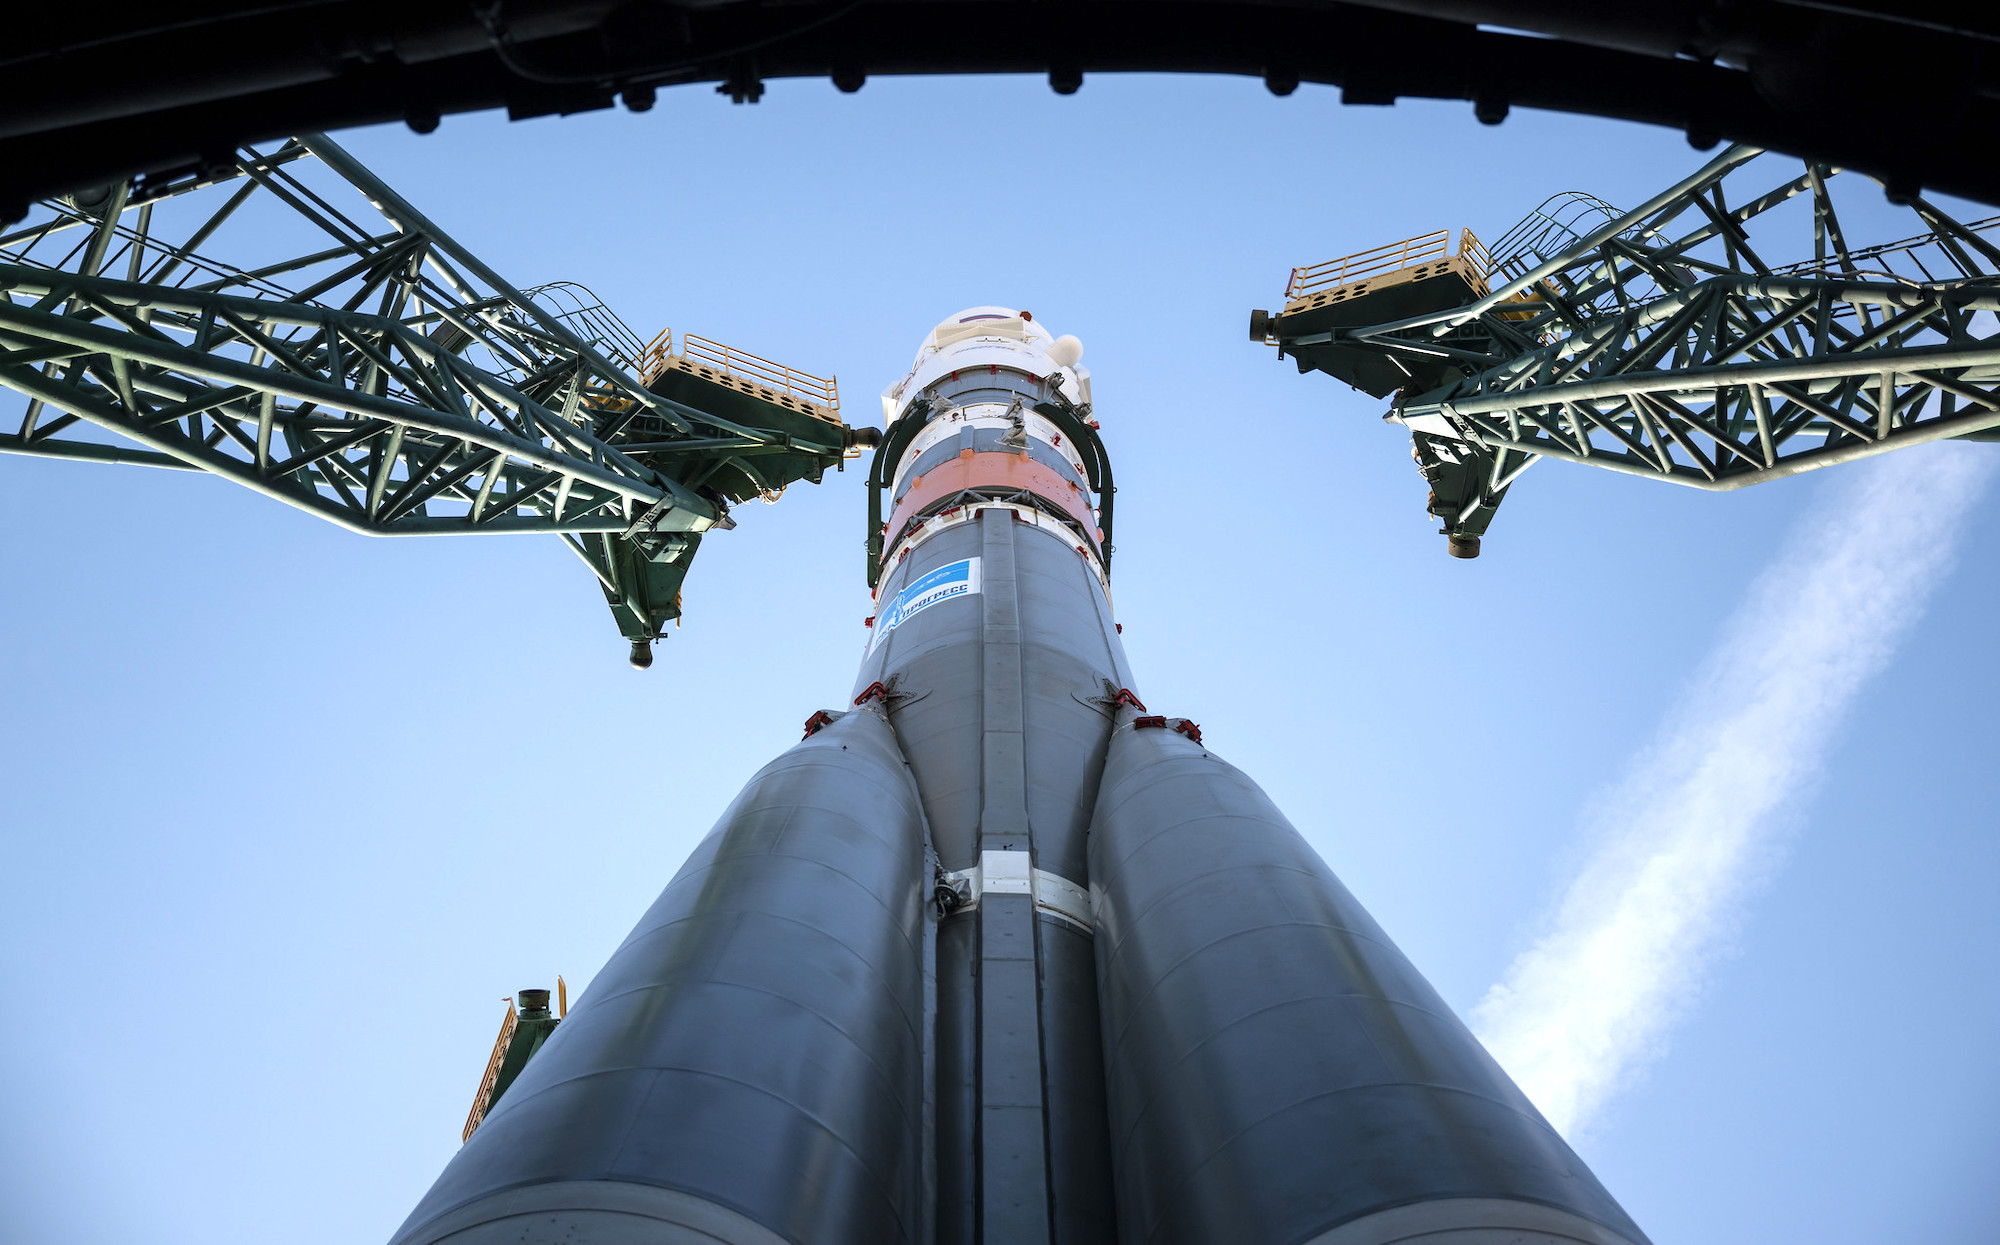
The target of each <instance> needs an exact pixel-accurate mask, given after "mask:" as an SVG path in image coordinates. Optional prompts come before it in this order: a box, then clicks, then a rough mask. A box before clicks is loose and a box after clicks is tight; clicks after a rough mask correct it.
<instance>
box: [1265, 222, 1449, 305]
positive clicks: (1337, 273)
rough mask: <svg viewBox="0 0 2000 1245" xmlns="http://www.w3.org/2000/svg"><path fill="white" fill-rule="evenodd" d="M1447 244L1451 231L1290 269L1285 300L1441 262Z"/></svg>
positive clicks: (1446, 250) (1447, 230) (1442, 231)
mask: <svg viewBox="0 0 2000 1245" xmlns="http://www.w3.org/2000/svg"><path fill="white" fill-rule="evenodd" d="M1450 243H1451V230H1449V229H1440V230H1438V231H1437V232H1436V233H1427V234H1424V235H1422V236H1421V237H1416V238H1405V239H1404V240H1403V241H1401V242H1391V243H1389V244H1388V245H1387V246H1378V247H1375V248H1373V249H1372V250H1367V251H1360V252H1357V253H1356V254H1353V255H1348V256H1345V257H1343V258H1341V259H1330V260H1327V261H1326V262H1325V263H1323V264H1313V265H1311V266H1310V267H1306V268H1294V269H1292V281H1291V284H1290V285H1288V286H1286V287H1285V297H1286V298H1287V299H1294V298H1301V297H1303V296H1305V295H1307V294H1310V293H1312V292H1314V291H1315V290H1324V289H1329V288H1334V287H1338V286H1343V285H1353V284H1355V283H1356V282H1358V281H1365V280H1367V279H1368V278H1369V277H1374V276H1380V275H1381V274H1382V273H1385V272H1395V271H1396V270H1397V269H1399V268H1414V267H1416V266H1417V265H1418V264H1421V263H1424V262H1425V261H1427V260H1432V259H1443V258H1445V257H1446V256H1447V255H1449V254H1450V253H1451V246H1450Z"/></svg>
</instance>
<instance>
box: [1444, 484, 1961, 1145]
mask: <svg viewBox="0 0 2000 1245" xmlns="http://www.w3.org/2000/svg"><path fill="white" fill-rule="evenodd" d="M1994 453H1995V451H1994V449H1993V448H1989V447H1987V446H1961V445H1937V446H1926V447H1920V448H1916V449H1909V450H1902V451H1899V452H1896V453H1893V454H1889V455H1887V456H1886V457H1884V458H1881V459H1877V460H1875V461H1873V462H1869V463H1863V464H1857V465H1855V466H1852V467H1844V468H1839V469H1837V470H1836V473H1835V476H1836V478H1835V479H1833V480H1830V481H1829V482H1828V488H1827V492H1826V494H1825V495H1824V496H1823V497H1822V499H1821V500H1820V501H1819V503H1818V504H1817V505H1815V506H1814V507H1813V508H1812V509H1811V510H1810V511H1809V512H1808V513H1807V514H1806V515H1805V516H1804V517H1803V518H1802V519H1801V520H1800V522H1799V525H1798V527H1797V528H1796V529H1795V530H1794V531H1793V532H1792V533H1791V535H1790V537H1789V538H1788V540H1787V542H1786V544H1785V547H1784V549H1783V551H1782V552H1781V553H1780V555H1779V556H1778V558H1777V560H1776V561H1775V562H1773V563H1772V565H1771V566H1770V567H1769V568H1768V569H1767V570H1766V571H1765V572H1764V574H1763V575H1762V576H1760V577H1759V578H1758V580H1757V582H1756V583H1755V585H1754V586H1753V587H1752V588H1751V590H1750V594H1749V597H1748V599H1747V600H1746V601H1745V602H1744V605H1743V607H1742V608H1741V609H1740V610H1739V611H1738V612H1737V614H1736V616H1735V618H1734V619H1732V620H1731V622H1730V623H1729V625H1728V626H1727V628H1725V630H1724V632H1723V635H1722V638H1721V643H1720V644H1719V645H1718V647H1717V648H1716V650H1715V652H1714V653H1713V654H1711V655H1710V657H1709V658H1708V659H1707V660H1706V661H1705V662H1704V663H1703V665H1702V668H1701V670H1700V671H1699V673H1698V674H1697V675H1696V677H1695V679H1694V680H1693V683H1692V685H1691V686H1690V687H1689V689H1688V690H1687V692H1686V693H1685V694H1684V695H1683V696H1682V698H1681V699H1680V701H1679V702H1678V704H1677V705H1676V706H1675V707H1674V708H1673V709H1672V710H1671V711H1670V713H1669V714H1668V716H1667V719H1666V721H1665V722H1664V724H1663V726H1662V728H1661V730H1660V733H1659V735H1658V736H1657V737H1656V738H1655V740H1654V741H1653V742H1652V743H1651V744H1650V745H1649V746H1648V747H1647V748H1646V749H1645V750H1644V751H1643V752H1641V753H1640V754H1639V755H1638V756H1637V757H1636V758H1634V761H1633V764H1632V766H1631V768H1630V770H1629V772H1628V773H1627V775H1626V776H1625V777H1624V778H1623V779H1622V780H1621V781H1620V782H1619V783H1617V784H1616V785H1615V786H1614V788H1613V789H1612V790H1611V791H1610V792H1608V793H1607V795H1606V797H1605V798H1604V799H1603V801H1602V802H1601V803H1600V805H1599V807H1600V810H1601V812H1600V815H1599V816H1597V817H1595V818H1593V821H1594V822H1595V823H1596V835H1597V840H1598V841H1597V846H1596V848H1595V850H1594V852H1593V853H1592V854H1591V855H1590V856H1589V857H1588V859H1587V860H1586V861H1585V863H1584V865H1583V867H1582V869H1581V870H1580V871H1579V872H1578V874H1577V876H1576V878H1575V880H1574V881H1572V882H1571V883H1570V885H1569V888H1568V890H1567V892H1566V893H1565V894H1564V895H1563V898H1562V900H1561V902H1560V903H1559V904H1558V905H1557V906H1556V908H1555V910H1554V912H1553V913H1552V915H1551V917H1550V919H1549V920H1548V922H1547V925H1546V927H1545V928H1546V931H1547V932H1546V934H1545V936H1543V937H1542V938H1541V939H1540V940H1538V941H1537V942H1536V943H1535V944H1534V945H1533V946H1532V947H1530V948H1528V949H1527V950H1526V951H1524V952H1522V954H1521V955H1520V956H1519V957H1518V958H1516V959H1515V961H1514V963H1513V964H1512V965H1511V966H1510V967H1509V968H1508V969H1507V972H1506V974H1505V976H1504V977H1503V979H1502V980H1501V981H1500V982H1499V983H1498V984H1496V985H1495V986H1493V988H1492V989H1491V990H1489V991H1487V993H1486V997H1485V998H1484V999H1482V1000H1481V1001H1480V1003H1479V1005H1478V1006H1477V1007H1476V1008H1474V1009H1473V1016H1472V1019H1473V1027H1474V1028H1475V1029H1476V1030H1477V1031H1478V1033H1479V1035H1480V1037H1481V1038H1482V1040H1484V1041H1485V1043H1486V1045H1487V1048H1488V1049H1489V1050H1491V1051H1492V1052H1493V1054H1494V1056H1495V1057H1496V1058H1497V1059H1499V1061H1500V1062H1501V1064H1502V1065H1503V1066H1504V1067H1506V1069H1507V1070H1508V1071H1509V1072H1510V1073H1512V1074H1513V1076H1514V1078H1515V1080H1516V1081H1517V1082H1519V1084H1520V1086H1521V1088H1522V1089H1523V1090H1525V1091H1526V1092H1527V1094H1528V1096H1529V1097H1530V1098H1532V1099H1533V1100H1534V1102H1535V1105H1536V1106H1538V1107H1540V1108H1541V1110H1542V1112H1543V1114H1544V1115H1546V1116H1547V1117H1548V1119H1549V1122H1550V1123H1552V1124H1554V1125H1555V1126H1556V1128H1557V1129H1559V1130H1561V1131H1562V1132H1564V1133H1566V1134H1572V1135H1573V1134H1574V1130H1576V1129H1577V1128H1579V1127H1580V1126H1582V1125H1584V1124H1585V1123H1586V1122H1587V1121H1588V1120H1589V1118H1590V1117H1591V1115H1592V1114H1593V1113H1594V1112H1595V1111H1596V1110H1597V1109H1598V1108H1599V1107H1601V1106H1602V1105H1603V1104H1604V1102H1605V1101H1606V1100H1607V1099H1608V1098H1609V1097H1610V1096H1611V1095H1612V1094H1613V1093H1615V1092H1616V1091H1617V1090H1618V1089H1619V1088H1620V1086H1621V1085H1622V1084H1623V1083H1624V1082H1625V1081H1626V1080H1627V1079H1628V1078H1629V1077H1630V1076H1631V1074H1632V1073H1633V1072H1635V1071H1636V1070H1637V1069H1638V1068H1640V1067H1641V1066H1643V1065H1644V1064H1645V1063H1646V1062H1647V1061H1649V1060H1650V1059H1651V1058H1652V1057H1654V1056H1655V1055H1656V1054H1657V1053H1658V1051H1659V1050H1660V1048H1661V1045H1662V1042H1663V1039H1664V1037H1665V1034H1666V1032H1667V1030H1668V1028H1669V1027H1670V1026H1671V1025H1672V1023H1673V1022H1674V1020H1675V1019H1676V1017H1677V1016H1678V1014H1679V1007H1680V1006H1681V1005H1682V1004H1683V1003H1684V1001H1685V1000H1686V999H1687V998H1688V997H1689V996H1690V993H1691V992H1692V991H1694V990H1695V989H1696V988H1697V987H1698V986H1699V985H1700V982H1701V978H1702V975H1703V970H1704V968H1705V966H1706V965H1707V964H1708V962H1709V960H1710V958H1711V957H1712V956H1713V954H1714V953H1715V950H1716V947H1717V943H1718V939H1719V936H1720V935H1721V934H1723V933H1724V932H1726V930H1727V929H1728V928H1729V925H1730V922H1731V918H1732V915H1733V914H1734V912H1735V911H1736V909H1737V908H1738V906H1739V904H1740V901H1741V900H1742V899H1743V898H1744V896H1745V892H1746V890H1747V888H1748V887H1749V885H1750V884H1751V882H1752V881H1753V879H1754V877H1755V875H1756V873H1757V865H1758V863H1759V862H1760V860H1764V859H1766V858H1768V856H1769V853H1770V848H1771V846H1772V839H1773V837H1774V835H1775V833H1776V832H1777V831H1778V830H1779V829H1781V828H1782V826H1783V824H1784V821H1785V818H1784V816H1783V814H1784V813H1785V812H1786V810H1787V809H1788V808H1789V807H1791V806H1794V805H1795V804H1796V802H1797V801H1798V800H1799V799H1800V798H1801V797H1802V795H1803V794H1804V789H1805V787H1806V786H1807V784H1808V783H1809V781H1810V780H1811V779H1812V777H1813V775H1814V773H1815V772H1816V771H1817V770H1818V769H1819V767H1820V765H1821V762H1822V760H1823V759H1824V756H1825V753H1826V749H1827V747H1828V744H1829V742H1830V740H1831V739H1832V737H1833V734H1834V732H1835V730H1836V729H1837V728H1838V727H1839V725H1840V722H1841V719H1842V718H1843V717H1844V716H1845V715H1846V713H1847V710H1848V707H1849V705H1850V704H1851V703H1852V701H1853V699H1854V695H1855V693H1856V692H1857V691H1858V690H1860V688H1861V686H1862V685H1863V684H1864V683H1865V682H1866V681H1867V680H1868V679H1869V677H1870V676H1872V675H1874V674H1875V673H1877V672H1878V671H1880V670H1881V669H1882V668H1883V667H1884V666H1885V665H1887V664H1888V662H1889V659H1890V657H1891V656H1892V655H1893V654H1894V652H1895V650H1896V648H1897V646H1898V645H1899V644H1900V643H1901V641H1902V640H1903V638H1904V637H1905V635H1906V634H1907V633H1908V632H1909V629H1910V628H1911V627H1912V626H1913V625H1914V624H1915V623H1916V621H1917V620H1918V618H1919V616H1920V615H1921V614H1922V612H1923V609H1924V605H1925V603H1926V601H1927V599H1928V598H1929V596H1930V594H1931V591H1932V589H1934V588H1935V587H1936V586H1937V585H1938V584H1939V583H1940V582H1941V581H1942V580H1943V579H1944V578H1945V576H1946V575H1947V574H1948V573H1949V572H1950V569H1951V565H1952V561H1953V557H1954V551H1955V548H1956V545H1957V540H1958V535H1959V532H1960V529H1961V528H1962V527H1963V526H1964V523H1963V520H1964V518H1965V516H1966V514H1967V512H1968V511H1969V509H1970V508H1971V506H1972V503H1973V502H1974V501H1975V500H1977V498H1978V496H1979V494H1980V491H1981V489H1982V488H1983V487H1984V485H1985V483H1986V481H1987V478H1988V476H1989V475H1990V474H1991V467H1990V464H1991V462H1992V460H1993V456H1994Z"/></svg>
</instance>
